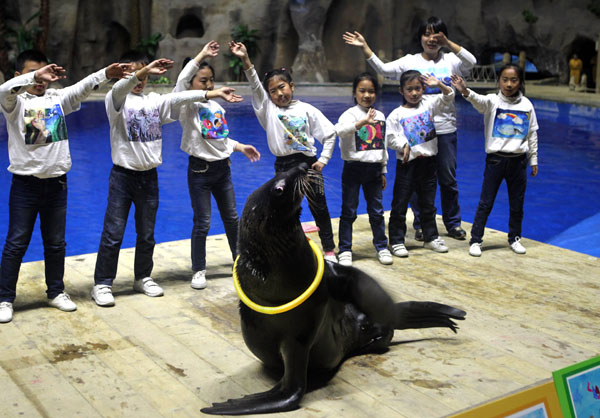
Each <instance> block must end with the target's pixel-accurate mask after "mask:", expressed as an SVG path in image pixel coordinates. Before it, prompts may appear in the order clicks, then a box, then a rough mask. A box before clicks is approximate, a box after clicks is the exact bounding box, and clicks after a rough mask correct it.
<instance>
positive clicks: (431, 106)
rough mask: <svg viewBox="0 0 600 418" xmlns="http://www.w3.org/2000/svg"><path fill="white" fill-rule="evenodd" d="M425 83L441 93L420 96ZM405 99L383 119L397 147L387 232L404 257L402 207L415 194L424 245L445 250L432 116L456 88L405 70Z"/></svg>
mask: <svg viewBox="0 0 600 418" xmlns="http://www.w3.org/2000/svg"><path fill="white" fill-rule="evenodd" d="M425 86H429V87H438V88H439V89H440V90H441V91H442V94H441V95H440V94H437V95H431V94H429V95H424V94H423V92H424V91H425ZM400 92H401V94H402V97H403V98H404V104H403V105H401V106H399V107H397V108H396V109H394V110H393V111H392V113H390V115H389V116H388V118H387V120H386V138H387V140H388V148H391V149H395V150H396V158H397V160H398V163H397V164H396V178H395V180H394V195H393V198H392V211H391V213H390V221H389V226H388V228H389V232H390V245H391V247H392V254H394V255H395V256H396V257H408V251H407V249H406V246H405V244H404V239H405V236H406V210H407V208H408V202H409V200H410V197H411V195H412V194H413V192H414V193H416V195H417V198H418V200H419V205H420V207H421V224H422V226H423V240H424V244H423V246H424V247H425V248H428V249H430V250H433V251H435V252H438V253H445V252H448V247H446V245H445V242H444V240H443V239H442V238H440V237H439V234H438V229H437V225H436V220H435V213H436V210H435V192H436V189H437V187H436V182H437V152H438V138H437V132H436V129H435V124H434V117H435V115H436V114H437V113H438V112H440V111H442V109H443V108H444V107H445V106H447V105H448V102H450V101H452V100H454V91H453V90H452V88H450V87H448V86H446V85H445V84H444V83H442V82H441V81H440V80H438V79H437V78H435V77H433V76H429V75H422V74H421V73H420V72H418V71H415V70H408V71H406V72H404V73H403V74H402V76H401V77H400Z"/></svg>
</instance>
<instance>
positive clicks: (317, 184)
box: [275, 153, 335, 251]
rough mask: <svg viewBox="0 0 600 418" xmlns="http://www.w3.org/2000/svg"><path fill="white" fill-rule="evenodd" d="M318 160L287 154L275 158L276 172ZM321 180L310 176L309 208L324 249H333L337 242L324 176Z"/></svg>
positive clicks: (297, 154)
mask: <svg viewBox="0 0 600 418" xmlns="http://www.w3.org/2000/svg"><path fill="white" fill-rule="evenodd" d="M316 162H317V158H316V157H308V156H306V155H304V154H301V153H296V154H292V155H286V156H285V157H277V158H276V159H275V172H276V173H279V172H281V171H287V170H289V169H291V168H294V167H297V166H298V165H300V164H301V163H307V164H308V166H309V167H310V166H312V165H313V164H314V163H316ZM319 176H321V179H320V181H318V180H315V179H314V177H313V176H311V178H309V184H310V191H309V192H308V193H309V195H308V196H307V197H308V208H309V209H310V213H312V216H313V218H314V219H315V223H316V224H317V226H318V227H319V238H320V239H321V245H322V246H323V251H333V250H334V249H335V242H334V240H333V228H332V226H331V216H330V215H329V208H328V207H327V199H325V188H324V187H323V176H322V175H321V174H319Z"/></svg>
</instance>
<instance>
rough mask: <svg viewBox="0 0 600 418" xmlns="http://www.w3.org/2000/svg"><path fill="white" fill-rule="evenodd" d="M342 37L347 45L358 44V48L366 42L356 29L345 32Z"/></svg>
mask: <svg viewBox="0 0 600 418" xmlns="http://www.w3.org/2000/svg"><path fill="white" fill-rule="evenodd" d="M342 38H343V39H344V41H345V42H346V43H347V44H348V45H352V46H358V47H360V48H362V47H364V46H365V45H366V44H367V41H366V40H365V38H364V36H362V35H361V34H360V33H358V32H357V31H354V32H346V33H344V34H343V35H342Z"/></svg>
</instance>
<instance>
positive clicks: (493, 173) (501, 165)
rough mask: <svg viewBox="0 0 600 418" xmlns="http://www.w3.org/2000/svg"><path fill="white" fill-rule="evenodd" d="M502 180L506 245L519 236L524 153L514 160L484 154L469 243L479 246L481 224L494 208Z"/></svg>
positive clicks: (524, 186) (524, 184)
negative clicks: (506, 206) (506, 208)
mask: <svg viewBox="0 0 600 418" xmlns="http://www.w3.org/2000/svg"><path fill="white" fill-rule="evenodd" d="M502 180H506V187H507V189H508V203H509V208H510V209H509V210H510V215H509V218H508V242H509V243H511V244H512V243H513V242H514V241H515V238H517V237H521V225H522V223H523V203H524V201H525V189H526V187H527V156H526V154H522V155H520V156H518V157H513V156H511V157H506V156H501V155H499V154H488V155H487V157H486V158H485V170H484V172H483V185H482V186H481V197H480V198H479V204H478V205H477V211H476V212H475V219H474V220H473V227H472V228H471V241H470V244H474V243H481V242H482V241H483V232H484V229H485V224H486V223H487V220H488V216H489V215H490V212H491V211H492V208H493V207H494V200H496V195H497V194H498V188H499V187H500V184H501V183H502Z"/></svg>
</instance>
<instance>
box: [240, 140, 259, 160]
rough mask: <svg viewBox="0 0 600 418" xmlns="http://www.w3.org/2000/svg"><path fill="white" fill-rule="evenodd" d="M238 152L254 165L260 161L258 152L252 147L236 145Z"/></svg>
mask: <svg viewBox="0 0 600 418" xmlns="http://www.w3.org/2000/svg"><path fill="white" fill-rule="evenodd" d="M238 146H239V149H240V152H241V153H242V154H244V155H245V156H246V158H248V159H249V160H250V162H252V163H255V162H257V161H258V160H260V152H258V150H257V149H256V148H254V146H253V145H246V144H240V143H238Z"/></svg>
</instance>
